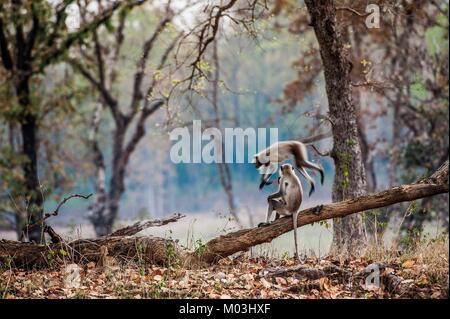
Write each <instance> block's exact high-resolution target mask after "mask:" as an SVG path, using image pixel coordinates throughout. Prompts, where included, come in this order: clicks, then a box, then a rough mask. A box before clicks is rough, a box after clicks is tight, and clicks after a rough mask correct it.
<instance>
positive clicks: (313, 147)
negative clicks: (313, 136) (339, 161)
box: [308, 144, 330, 157]
mask: <svg viewBox="0 0 450 319" xmlns="http://www.w3.org/2000/svg"><path fill="white" fill-rule="evenodd" d="M308 146H311V148H312V149H313V150H314V151H315V152H316V153H317V154H318V155H320V156H323V157H326V156H330V152H325V153H322V152H321V151H320V150H319V149H318V148H317V147H316V146H315V145H314V144H308Z"/></svg>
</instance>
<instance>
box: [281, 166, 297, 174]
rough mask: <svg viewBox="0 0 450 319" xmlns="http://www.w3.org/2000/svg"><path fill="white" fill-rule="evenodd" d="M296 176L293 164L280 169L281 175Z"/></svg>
mask: <svg viewBox="0 0 450 319" xmlns="http://www.w3.org/2000/svg"><path fill="white" fill-rule="evenodd" d="M289 174H290V175H292V174H294V167H293V166H292V165H291V164H283V165H281V167H280V175H289Z"/></svg>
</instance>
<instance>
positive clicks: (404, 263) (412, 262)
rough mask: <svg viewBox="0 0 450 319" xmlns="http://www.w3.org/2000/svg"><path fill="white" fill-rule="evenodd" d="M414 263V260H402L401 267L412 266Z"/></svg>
mask: <svg viewBox="0 0 450 319" xmlns="http://www.w3.org/2000/svg"><path fill="white" fill-rule="evenodd" d="M415 264H416V262H415V261H414V260H412V259H409V260H407V261H405V262H403V264H402V267H403V268H412V267H413V266H414V265H415Z"/></svg>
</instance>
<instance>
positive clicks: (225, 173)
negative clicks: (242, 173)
mask: <svg viewBox="0 0 450 319" xmlns="http://www.w3.org/2000/svg"><path fill="white" fill-rule="evenodd" d="M213 60H214V80H213V83H212V85H213V88H212V104H213V108H214V114H215V122H216V128H217V129H219V130H220V131H221V132H222V123H221V114H220V110H219V79H220V64H219V54H218V48H217V41H214V46H213ZM219 147H221V148H222V149H224V148H223V145H219ZM217 168H218V170H219V176H220V183H221V184H222V188H223V190H224V191H225V194H226V196H227V202H228V210H229V212H230V214H231V216H233V218H234V219H235V221H236V223H237V224H238V225H240V226H241V222H240V219H239V216H238V214H237V211H236V202H235V200H234V192H233V176H232V174H231V171H230V168H229V166H228V164H227V163H225V162H223V163H217Z"/></svg>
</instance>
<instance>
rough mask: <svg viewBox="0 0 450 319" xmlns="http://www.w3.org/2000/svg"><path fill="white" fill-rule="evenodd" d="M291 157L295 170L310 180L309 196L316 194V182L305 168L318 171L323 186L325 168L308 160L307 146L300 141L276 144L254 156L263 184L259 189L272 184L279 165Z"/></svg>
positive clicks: (254, 162)
mask: <svg viewBox="0 0 450 319" xmlns="http://www.w3.org/2000/svg"><path fill="white" fill-rule="evenodd" d="M291 157H293V159H294V163H295V168H296V169H297V170H298V171H299V172H300V174H302V175H303V176H304V177H305V178H306V179H307V180H308V182H309V184H310V185H311V190H310V191H309V196H311V194H312V193H313V192H314V190H315V186H314V180H313V179H312V178H311V176H309V174H308V173H307V172H306V170H305V168H309V169H312V170H315V171H318V172H319V173H320V182H321V184H323V181H324V171H323V168H322V167H320V166H319V165H317V164H315V163H312V162H310V161H309V160H308V152H307V150H306V145H305V144H303V143H301V142H298V141H283V142H276V143H274V144H272V145H271V146H269V147H268V148H266V149H264V150H262V151H261V152H259V153H258V154H255V155H254V156H253V161H252V162H253V164H255V167H256V168H257V169H258V170H259V171H260V173H261V183H260V184H259V189H262V188H263V187H264V186H265V185H270V184H271V182H269V179H270V177H271V176H272V174H273V173H274V172H275V171H276V167H277V163H281V162H283V161H285V160H288V159H290V158H291Z"/></svg>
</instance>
